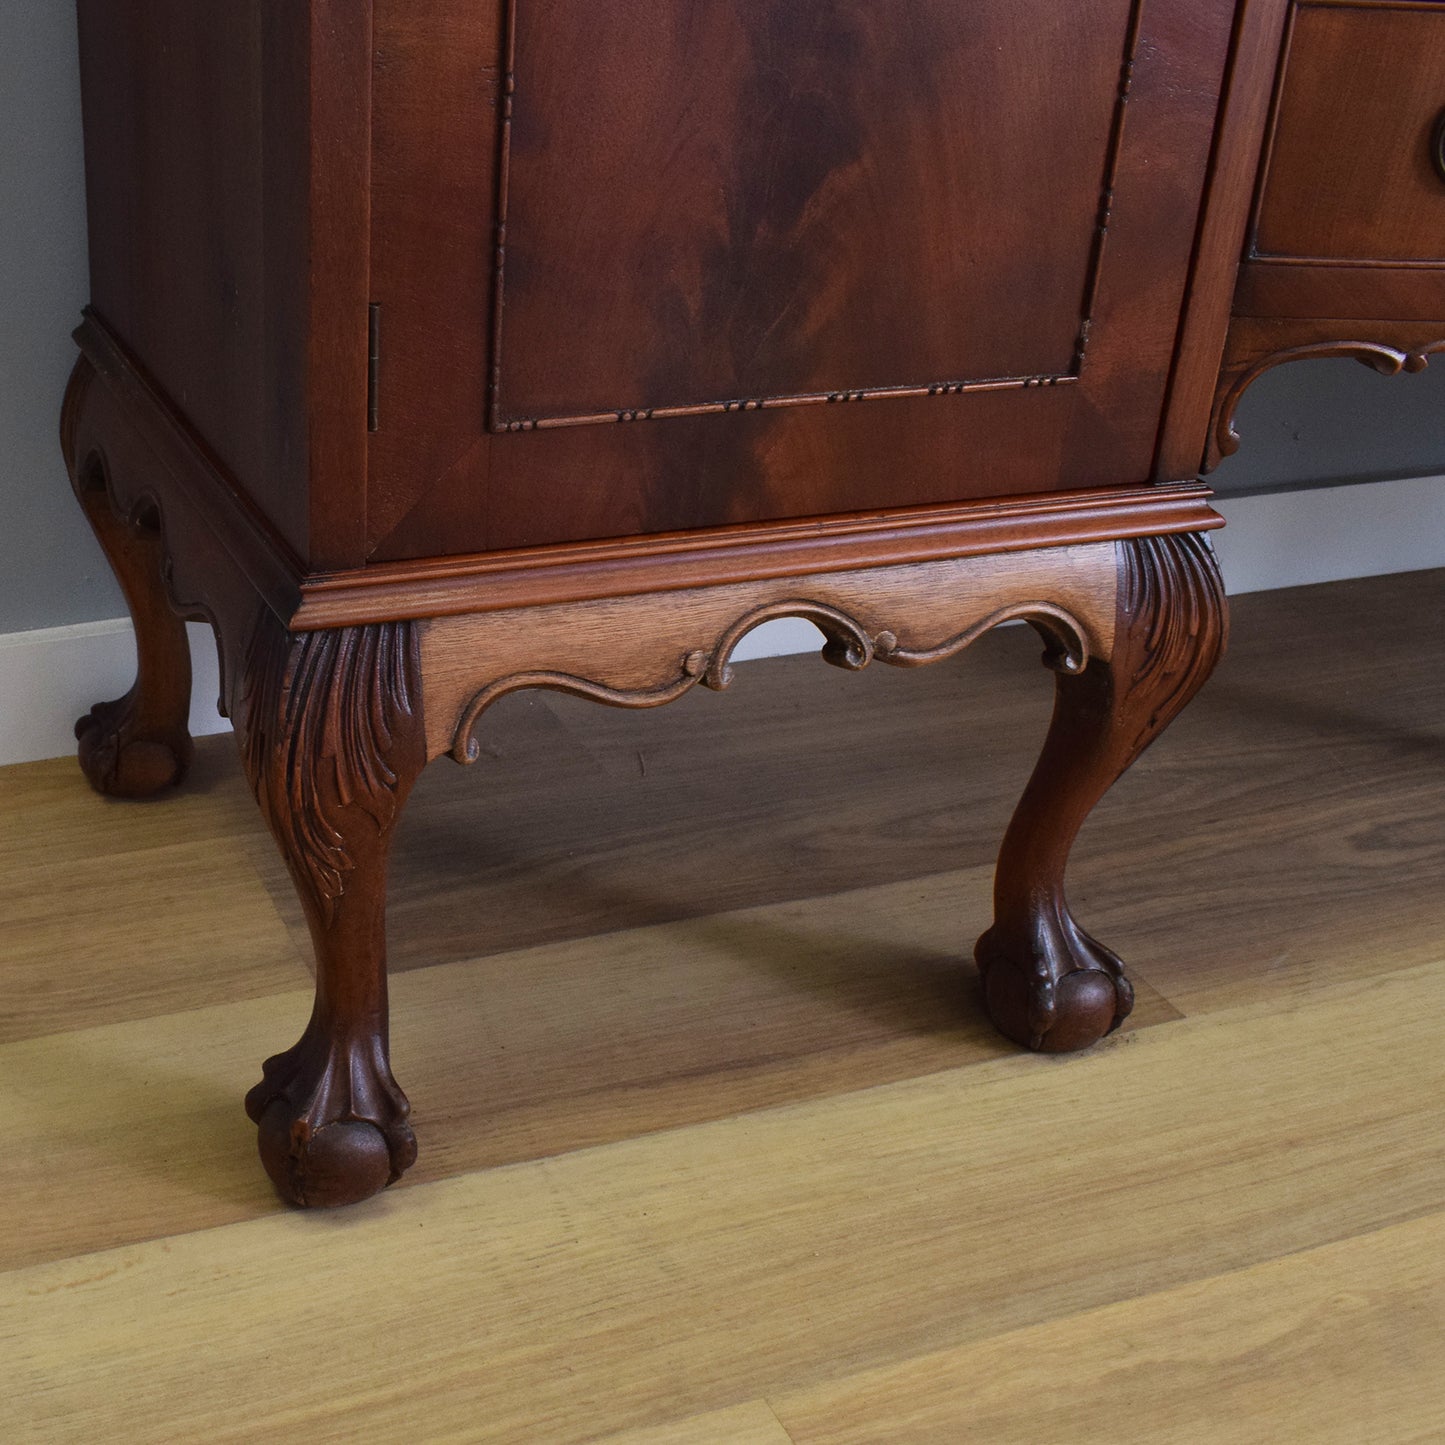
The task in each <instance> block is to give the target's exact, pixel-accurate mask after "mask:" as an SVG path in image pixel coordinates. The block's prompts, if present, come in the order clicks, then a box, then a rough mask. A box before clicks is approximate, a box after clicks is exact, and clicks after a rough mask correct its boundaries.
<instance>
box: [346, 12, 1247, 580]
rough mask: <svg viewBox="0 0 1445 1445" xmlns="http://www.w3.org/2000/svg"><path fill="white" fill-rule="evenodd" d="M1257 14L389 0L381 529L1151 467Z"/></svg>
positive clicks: (701, 517)
mask: <svg viewBox="0 0 1445 1445" xmlns="http://www.w3.org/2000/svg"><path fill="white" fill-rule="evenodd" d="M1233 8H1234V7H1233V4H1232V3H1219V0H1213V3H1211V0H1192V3H1191V4H1189V5H1183V4H1167V3H1161V0H1150V3H1145V0H1076V3H1073V4H1070V5H1059V4H1058V3H1057V0H895V3H889V4H881V3H879V0H786V3H784V0H697V3H691V4H684V5H679V4H678V3H676V0H625V3H624V0H615V3H598V0H500V3H498V0H491V3H480V0H427V3H426V4H418V3H417V0H376V6H375V15H376V33H377V67H376V82H375V83H376V96H375V106H374V113H375V117H376V119H375V125H376V141H375V148H374V151H375V154H374V182H373V228H374V230H373V281H374V285H373V291H374V294H375V300H376V302H377V304H378V305H379V307H380V308H381V328H382V330H381V337H382V361H381V367H380V379H381V386H380V392H379V396H378V426H379V430H378V432H377V433H376V435H375V436H374V438H373V446H372V465H371V487H370V510H371V513H372V515H371V518H370V527H371V534H372V541H373V547H374V550H375V555H378V556H390V557H399V556H406V555H415V554H417V553H419V552H426V551H460V550H485V549H490V548H497V547H508V546H522V545H535V544H539V543H546V542H554V541H558V542H560V541H571V540H578V539H583V538H589V537H605V536H617V535H626V534H636V533H649V532H657V531H670V530H680V529H692V528H701V527H708V526H714V525H721V524H728V523H738V522H750V521H767V520H777V519H782V518H787V517H794V516H812V515H824V514H836V513H840V512H853V511H868V510H883V509H889V508H895V507H898V506H905V505H910V504H928V503H947V502H953V501H960V500H966V499H968V498H971V497H983V496H1003V495H1009V494H1017V493H1021V492H1028V491H1051V490H1057V489H1060V488H1070V487H1080V486H1095V485H1111V486H1112V485H1119V484H1121V483H1127V482H1135V481H1142V480H1145V479H1146V478H1147V477H1148V476H1149V473H1150V468H1151V466H1152V459H1153V453H1154V448H1155V444H1156V440H1157V435H1158V428H1159V422H1160V417H1161V414H1162V410H1163V404H1164V397H1165V391H1166V386H1167V378H1168V373H1169V367H1170V364H1171V359H1172V355H1173V347H1174V343H1175V338H1176V334H1177V327H1178V319H1179V309H1180V305H1181V302H1182V297H1183V293H1184V287H1185V281H1186V276H1187V271H1188V266H1189V260H1190V254H1191V248H1192V245H1193V241H1194V235H1195V226H1196V221H1197V217H1198V208H1199V201H1200V194H1201V189H1202V184H1203V175H1204V170H1205V166H1206V164H1207V159H1208V152H1209V144H1210V140H1211V136H1212V132H1213V125H1214V120H1215V113H1216V109H1217V93H1218V86H1219V83H1220V76H1221V74H1222V71H1223V65H1224V60H1225V56H1226V51H1227V47H1228V39H1229V34H1230V30H1231V22H1232V18H1233ZM493 243H495V244H493Z"/></svg>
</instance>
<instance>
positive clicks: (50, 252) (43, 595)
mask: <svg viewBox="0 0 1445 1445" xmlns="http://www.w3.org/2000/svg"><path fill="white" fill-rule="evenodd" d="M85 298H86V280H85V203H84V195H83V176H82V171H81V142H80V97H79V85H78V80H77V76H76V65H75V20H74V8H73V6H72V5H71V4H70V3H68V0H0V634H4V633H7V632H19V631H24V630H27V629H29V628H35V627H53V626H59V625H61V624H64V623H70V622H85V621H91V620H96V619H100V618H106V617H116V616H119V615H121V613H122V612H123V610H124V608H123V604H122V602H121V599H120V593H119V591H118V590H117V588H116V586H115V583H114V582H113V581H112V579H111V577H110V575H109V573H108V571H107V570H106V567H105V563H104V561H103V559H102V557H101V555H100V551H99V549H98V548H97V546H96V545H95V542H94V541H93V539H92V538H91V536H90V533H89V532H88V530H87V529H86V527H85V524H84V522H83V521H82V520H81V517H80V515H79V512H78V510H77V508H76V506H75V504H74V501H73V500H72V498H71V496H70V489H69V487H68V485H67V484H66V480H65V474H64V470H63V468H62V467H61V464H60V455H59V450H58V447H57V444H56V440H55V436H56V419H57V417H58V414H59V409H60V398H61V394H62V392H63V390H64V386H65V378H66V375H67V373H68V371H69V368H70V363H71V360H72V357H73V348H72V346H71V343H70V339H69V336H70V331H71V329H72V328H73V327H74V325H75V323H76V321H77V319H78V317H79V312H80V308H81V306H82V305H84V303H85ZM1442 419H1445V364H1437V366H1436V367H1435V368H1434V370H1433V371H1431V372H1427V373H1426V374H1425V375H1424V376H1421V377H1407V378H1400V379H1396V380H1386V379H1384V378H1381V377H1378V376H1375V375H1374V374H1373V373H1371V372H1369V371H1367V370H1366V369H1365V368H1364V367H1361V366H1358V365H1356V364H1355V363H1353V362H1314V363H1309V364H1306V365H1301V366H1295V367H1286V368H1283V369H1281V370H1280V371H1277V372H1275V373H1273V374H1272V375H1270V376H1267V377H1265V378H1264V379H1263V380H1262V381H1261V382H1260V383H1259V384H1258V385H1257V386H1256V387H1255V388H1254V390H1253V391H1252V392H1251V394H1250V395H1249V396H1248V397H1246V399H1245V402H1244V405H1243V407H1242V408H1241V414H1240V422H1241V427H1242V429H1243V431H1244V435H1245V438H1246V445H1245V448H1244V450H1243V451H1242V452H1241V454H1240V455H1239V456H1238V457H1236V458H1234V459H1232V460H1231V461H1229V462H1227V463H1226V464H1225V465H1224V466H1223V467H1222V468H1221V469H1220V470H1219V472H1218V473H1217V476H1216V481H1217V484H1218V486H1219V489H1220V490H1221V491H1222V492H1228V491H1236V492H1237V491H1250V490H1258V489H1261V488H1267V489H1273V488H1278V487H1283V486H1294V485H1308V484H1313V483H1317V482H1329V481H1343V480H1359V479H1362V478H1366V477H1375V476H1403V475H1415V474H1422V473H1435V472H1445V425H1442Z"/></svg>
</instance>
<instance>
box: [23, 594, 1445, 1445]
mask: <svg viewBox="0 0 1445 1445" xmlns="http://www.w3.org/2000/svg"><path fill="white" fill-rule="evenodd" d="M1235 618H1236V631H1235V644H1234V648H1233V651H1232V653H1231V656H1230V658H1229V660H1228V662H1227V663H1226V665H1225V667H1224V668H1223V669H1222V671H1221V673H1220V674H1219V676H1218V677H1217V679H1216V680H1215V682H1214V683H1213V684H1211V686H1210V688H1209V689H1208V690H1207V691H1206V693H1205V694H1204V696H1203V697H1202V698H1201V699H1200V700H1199V701H1198V702H1197V703H1196V704H1195V706H1194V707H1193V708H1192V709H1191V711H1190V712H1189V713H1187V714H1186V715H1185V717H1184V718H1183V719H1182V720H1181V721H1180V722H1179V723H1178V724H1177V725H1176V726H1175V728H1174V729H1173V730H1172V732H1171V733H1170V734H1168V735H1167V736H1166V737H1165V739H1164V740H1163V741H1162V742H1161V743H1160V744H1159V745H1158V746H1157V747H1156V748H1155V749H1154V750H1153V751H1152V752H1151V753H1150V754H1148V755H1147V756H1146V758H1145V759H1144V760H1143V761H1142V762H1141V763H1140V765H1139V766H1138V767H1137V768H1136V769H1135V771H1134V772H1133V773H1132V774H1131V775H1130V777H1129V778H1128V779H1126V780H1125V782H1124V783H1122V784H1121V785H1120V787H1119V788H1118V789H1117V790H1116V792H1115V793H1114V794H1113V795H1112V796H1111V797H1110V798H1109V799H1107V800H1106V802H1105V803H1104V804H1103V805H1102V806H1101V807H1100V809H1099V810H1098V812H1097V813H1096V814H1095V817H1094V820H1093V821H1092V822H1091V824H1090V826H1089V828H1088V830H1087V831H1086V833H1085V835H1084V837H1083V839H1082V840H1081V843H1080V845H1079V849H1078V852H1077V856H1076V860H1075V868H1074V872H1073V875H1072V876H1073V888H1072V894H1073V898H1074V901H1075V905H1076V909H1077V911H1078V913H1079V914H1080V917H1081V919H1082V920H1083V922H1084V923H1085V924H1086V926H1088V927H1089V928H1090V929H1091V930H1093V931H1095V932H1097V933H1098V934H1099V935H1100V936H1101V937H1103V938H1104V939H1105V940H1107V941H1108V942H1109V943H1110V944H1111V945H1113V946H1114V947H1115V948H1116V949H1118V950H1119V951H1120V952H1121V953H1122V954H1123V955H1124V956H1125V958H1127V959H1128V960H1130V962H1131V964H1132V965H1133V971H1134V976H1135V978H1136V980H1137V982H1138V985H1139V997H1140V1003H1139V1009H1138V1012H1137V1013H1136V1016H1135V1020H1134V1022H1133V1023H1132V1025H1131V1026H1130V1027H1129V1028H1128V1029H1127V1030H1126V1031H1125V1032H1124V1033H1122V1034H1120V1035H1118V1036H1116V1037H1115V1038H1114V1039H1112V1040H1110V1041H1108V1042H1106V1043H1105V1044H1104V1045H1103V1046H1101V1047H1100V1048H1098V1049H1097V1050H1095V1051H1094V1052H1093V1053H1092V1054H1090V1055H1087V1056H1083V1057H1075V1058H1069V1059H1063V1060H1058V1059H1040V1058H1033V1057H1027V1056H1023V1055H1020V1054H1019V1053H1017V1052H1015V1051H1014V1050H1013V1049H1012V1048H1011V1047H1009V1046H1007V1045H1005V1044H1003V1043H1002V1042H1001V1041H1000V1040H998V1039H997V1038H996V1037H995V1036H994V1035H993V1034H992V1033H991V1032H990V1030H989V1029H988V1027H987V1026H986V1025H985V1024H984V1023H983V1022H982V1021H981V1019H980V1015H979V1007H978V1000H977V990H976V983H975V980H974V976H973V972H972V968H971V966H968V965H967V964H966V963H965V962H964V959H965V958H966V957H967V955H968V953H969V952H970V951H971V946H972V941H973V939H974V937H975V936H976V934H977V933H978V932H979V931H981V930H982V928H983V927H984V926H985V924H986V923H987V921H988V892H989V882H990V878H989V873H990V860H991V855H992V852H993V849H994V847H995V846H996V843H997V840H998V837H999V835H1000V832H1001V830H1002V827H1003V824H1004V821H1005V819H1006V817H1007V815H1008V812H1009V810H1010V808H1011V806H1012V803H1013V800H1014V798H1015V796H1016V795H1017V792H1018V790H1019V788H1020V786H1021V784H1022V781H1023V777H1024V775H1025V773H1026V771H1027V769H1028V766H1029V764H1030V761H1031V758H1032V756H1033V754H1034V752H1035V750H1036V749H1037V746H1038V742H1039V740H1040V737H1041V735H1042V731H1043V727H1044V723H1045V720H1046V714H1047V711H1048V701H1047V699H1048V695H1049V686H1050V683H1049V679H1048V676H1047V674H1046V673H1044V672H1043V670H1042V669H1040V668H1039V667H1038V666H1037V653H1038V644H1037V640H1036V639H1035V638H1034V636H1033V634H1032V633H1030V632H1028V631H1027V630H1026V629H1009V630H1007V631H1005V632H1003V633H1000V634H996V635H995V636H993V637H990V638H988V639H986V640H985V641H984V642H982V643H981V644H979V646H978V647H977V648H976V649H975V650H974V651H973V652H972V653H971V654H970V655H968V656H967V657H965V658H963V659H961V660H959V661H958V662H957V663H953V664H946V665H943V666H940V667H938V668H935V669H930V670H926V671H924V672H920V673H916V674H898V673H893V672H888V671H886V670H884V669H881V668H880V669H876V670H874V671H873V672H870V673H868V674H865V675H863V676H862V677H856V678H855V677H849V676H846V675H843V674H840V673H837V672H834V671H833V670H831V669H829V668H825V667H822V666H820V665H818V664H817V662H816V661H815V660H813V659H784V660H777V661H772V662H764V663H757V664H751V665H749V666H748V667H746V668H743V669H741V675H740V677H739V680H738V682H737V684H736V686H735V688H734V690H733V692H732V693H731V694H729V695H728V696H727V697H725V698H717V697H714V696H711V695H708V696H703V695H694V696H692V697H689V698H688V699H686V700H685V701H684V702H682V703H680V704H678V705H676V706H675V707H673V708H670V709H666V710H663V711H661V712H659V713H656V714H647V715H639V714H624V713H613V712H608V711H605V710H601V709H590V708H588V707H587V706H585V705H583V704H580V703H578V704H573V703H571V702H569V701H567V700H561V699H555V698H550V697H540V696H531V697H522V698H515V699H511V700H508V701H507V702H506V703H504V704H503V705H501V706H500V707H499V708H498V710H497V712H496V713H495V714H494V715H493V716H492V720H491V727H490V730H489V732H487V733H486V735H485V741H486V742H487V750H486V752H485V755H484V757H483V759H482V761H481V762H480V763H479V764H478V765H477V766H476V767H475V768H473V769H471V770H470V771H469V772H463V771H460V770H458V769H456V768H454V767H452V766H451V765H450V764H448V763H443V764H438V765H437V766H436V767H435V768H434V769H433V770H432V771H431V772H430V773H429V774H428V775H427V777H426V778H425V779H424V780H423V784H422V787H421V789H420V790H419V793H418V795H417V796H416V797H415V799H414V801H413V804H412V807H411V810H410V813H409V817H408V820H407V823H406V826H405V829H404V832H403V836H402V839H401V843H400V849H399V857H398V859H397V864H396V878H395V884H394V889H393V898H394V906H393V913H392V923H393V926H392V937H393V954H394V963H395V968H396V976H395V983H394V989H393V1008H394V1029H393V1033H394V1054H395V1061H396V1067H397V1072H398V1075H399V1077H400V1078H401V1080H402V1083H403V1085H404V1086H405V1087H406V1088H407V1089H408V1091H409V1093H410V1095H411V1098H412V1101H413V1104H414V1106H415V1123H416V1126H417V1133H418V1136H419V1139H420V1143H421V1150H422V1153H421V1159H420V1162H419V1163H418V1164H417V1166H416V1169H415V1170H414V1171H413V1173H412V1174H411V1175H410V1176H409V1178H408V1180H407V1182H406V1183H405V1184H404V1185H402V1186H400V1187H398V1188H396V1189H394V1190H392V1191H390V1192H388V1193H387V1194H386V1195H384V1196H383V1197H381V1198H379V1199H377V1200H374V1201H372V1202H370V1203H368V1204H366V1205H363V1206H360V1207H357V1208H355V1209H352V1210H350V1211H342V1212H339V1213H333V1214H313V1215H305V1214H299V1213H293V1212H289V1211H288V1210H286V1209H285V1208H283V1207H282V1206H281V1205H280V1204H279V1203H278V1202H277V1201H276V1199H275V1198H274V1196H273V1195H272V1194H271V1192H270V1189H269V1186H268V1185H267V1184H266V1182H265V1179H264V1177H263V1176H262V1174H261V1172H260V1169H259V1166H258V1164H257V1162H256V1158H255V1152H254V1140H253V1132H252V1129H251V1126H250V1125H249V1124H248V1123H247V1122H246V1120H245V1118H244V1116H243V1115H242V1113H241V1108H240V1100H241V1096H242V1094H243V1093H244V1091H245V1089H246V1088H247V1087H248V1086H249V1085H250V1084H251V1083H253V1082H254V1080H255V1078H256V1077H257V1069H258V1065H259V1062H260V1060H261V1058H262V1056H263V1055H265V1054H266V1053H269V1052H272V1051H274V1050H276V1049H278V1048H280V1047H282V1046H284V1045H286V1044H289V1043H290V1042H291V1041H292V1039H293V1037H294V1036H295V1035H296V1033H298V1032H299V1030H300V1028H301V1025H302V1023H303V1022H304V1020H305V1016H306V1013H307V1010H308V1006H309V993H308V989H309V981H310V975H309V970H308V961H307V949H306V944H305V939H304V937H303V930H302V927H301V925H300V920H299V913H298V910H297V908H296V905H295V903H294V901H293V899H292V898H291V897H290V895H289V893H288V891H287V889H286V886H285V880H284V877H283V874H282V871H281V867H280V864H279V862H278V861H277V859H276V858H275V857H274V856H273V853H272V851H271V846H270V843H269V840H268V838H267V837H266V836H265V834H264V833H263V831H262V829H261V826H260V822H259V817H258V815H257V814H256V812H255V809H254V807H253V805H252V804H251V802H250V799H249V797H248V796H247V793H246V790H245V786H244V784H243V782H242V780H241V778H240V775H239V770H238V767H237V764H236V761H235V758H234V754H233V750H232V749H231V747H230V745H229V743H228V742H227V741H226V740H217V741H214V742H212V743H210V744H208V745H206V746H203V747H202V749H201V753H200V758H199V761H198V765H197V769H196V776H195V779H194V782H193V785H192V786H191V787H190V788H189V789H188V790H187V791H186V792H184V793H182V794H179V795H177V796H175V797H173V798H171V799H168V800H165V801H162V802H158V803H151V804H146V805H123V804H111V803H107V802H104V801H102V800H100V799H97V798H95V797H93V796H92V795H91V794H89V793H88V792H87V791H86V789H85V788H84V786H83V784H82V781H81V778H80V775H79V773H78V771H77V770H76V769H75V767H74V765H73V763H70V762H57V763H42V764H36V765H30V766H26V767H19V768H11V769H8V770H3V771H0V917H3V919H4V924H3V930H0V1090H3V1095H4V1118H5V1121H6V1137H5V1146H4V1156H5V1160H6V1164H7V1167H6V1169H5V1171H4V1174H3V1177H0V1221H3V1227H0V1255H3V1258H0V1352H3V1353H0V1441H4V1442H7V1445H8V1442H18V1441H44V1442H56V1441H62V1442H63V1441H86V1442H132V1441H150V1440H167V1441H205V1442H218V1441H231V1440H245V1441H249V1440H266V1441H302V1440H305V1441H322V1440H326V1441H330V1440H336V1441H370V1440H383V1441H391V1440H395V1441H407V1442H430V1441H451V1440H482V1441H519V1442H543V1445H554V1442H555V1445H565V1442H572V1441H584V1440H586V1441H596V1440H602V1441H609V1442H612V1445H621V1442H627V1445H686V1442H696V1445H783V1442H789V1441H791V1442H794V1445H823V1442H843V1441H849V1442H860V1445H896V1442H914V1441H927V1442H945V1445H954V1442H985V1445H999V1442H1011V1441H1019V1442H1031V1445H1036V1442H1053V1441H1060V1442H1063V1441H1068V1442H1079V1441H1101V1442H1111V1445H1113V1442H1124V1441H1148V1442H1155V1441H1191V1442H1192V1441H1221V1442H1229V1445H1235V1442H1248V1441H1260V1442H1271V1445H1277V1442H1282V1441H1296V1440H1298V1441H1311V1442H1317V1441H1341V1442H1350V1445H1361V1442H1367V1445H1374V1442H1388V1445H1394V1442H1404V1441H1430V1442H1439V1441H1442V1440H1445V1118H1442V1115H1445V1047H1442V1044H1445V1022H1442V1020H1445V886H1442V880H1445V627H1442V623H1445V573H1421V574H1414V575H1411V576H1406V577H1398V578H1390V579H1377V580H1372V581H1368V582H1360V583H1346V584H1337V585H1334V586H1330V587H1325V588H1312V589H1304V590H1300V591H1295V592H1287V593H1276V594H1272V595H1268V596H1261V597H1249V598H1245V599H1242V600H1241V601H1240V602H1239V603H1238V604H1237V607H1236V613H1235Z"/></svg>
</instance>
